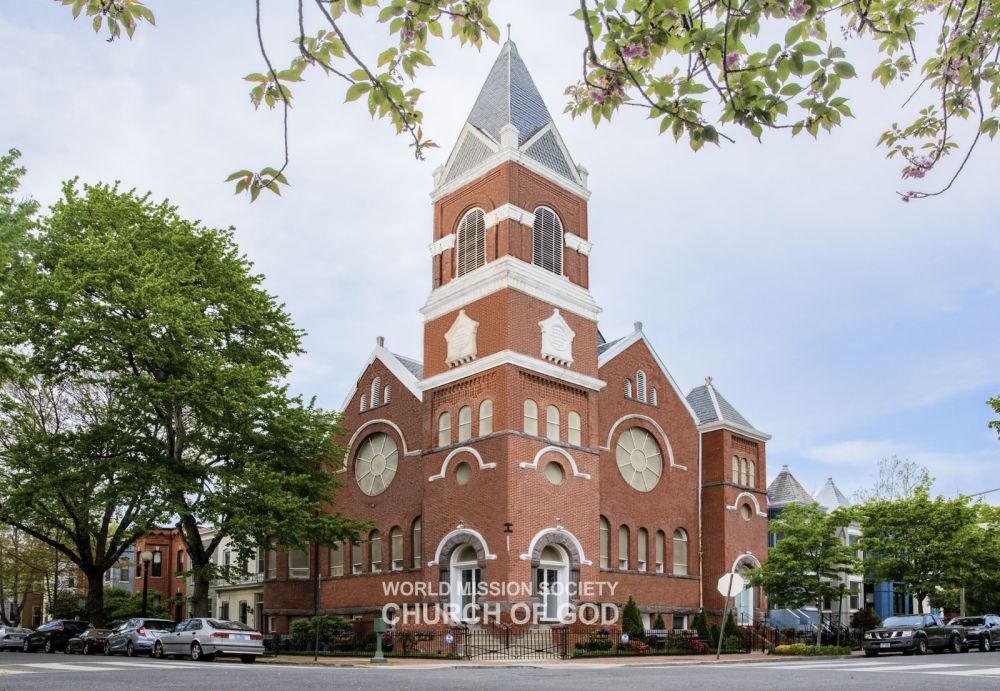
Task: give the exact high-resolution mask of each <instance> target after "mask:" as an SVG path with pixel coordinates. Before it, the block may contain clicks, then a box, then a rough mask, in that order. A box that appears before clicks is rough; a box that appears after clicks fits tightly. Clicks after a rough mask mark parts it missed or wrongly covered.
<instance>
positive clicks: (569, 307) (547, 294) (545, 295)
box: [420, 255, 683, 398]
mask: <svg viewBox="0 0 1000 691" xmlns="http://www.w3.org/2000/svg"><path fill="white" fill-rule="evenodd" d="M505 289H507V290H516V291H518V292H521V293H524V294H525V295H530V296H531V297H534V298H538V299H539V300H542V301H544V302H547V303H549V304H550V305H553V306H554V307H558V308H560V309H562V310H565V311H567V312H572V313H573V314H577V315H579V316H581V317H583V318H584V319H590V320H591V321H597V317H598V315H599V314H600V313H601V308H600V307H598V306H597V303H596V302H595V301H594V296H593V295H591V294H590V291H589V290H587V289H586V288H581V287H580V286H578V285H576V284H575V283H572V282H570V280H569V279H568V278H566V277H565V276H557V275H556V274H554V273H552V272H551V271H546V270H545V269H543V268H542V267H540V266H535V265H534V264H529V263H527V262H525V261H522V260H521V259H518V258H517V257H512V256H510V255H506V256H503V257H500V258H499V259H496V260H494V261H491V262H488V263H487V264H486V265H485V266H482V267H480V268H478V269H476V270H475V271H471V272H469V273H467V274H465V275H464V276H462V277H461V278H456V279H453V280H451V281H449V282H448V283H446V284H444V285H443V286H441V287H440V288H435V289H434V290H432V291H431V294H430V295H428V296H427V302H425V303H424V306H423V307H421V308H420V313H421V314H422V315H423V317H424V322H429V321H431V320H433V319H437V318H438V317H441V316H443V315H445V314H448V313H449V312H455V311H457V310H459V309H461V308H462V307H466V306H467V305H469V304H470V303H473V302H475V301H476V300H479V299H481V298H484V297H486V296H487V295H492V294H493V293H496V292H498V291H500V290H505ZM682 398H683V397H682Z"/></svg>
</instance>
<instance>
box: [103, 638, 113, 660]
mask: <svg viewBox="0 0 1000 691" xmlns="http://www.w3.org/2000/svg"><path fill="white" fill-rule="evenodd" d="M104 654H105V655H107V656H108V657H111V654H112V653H111V641H108V642H106V643H105V644H104Z"/></svg>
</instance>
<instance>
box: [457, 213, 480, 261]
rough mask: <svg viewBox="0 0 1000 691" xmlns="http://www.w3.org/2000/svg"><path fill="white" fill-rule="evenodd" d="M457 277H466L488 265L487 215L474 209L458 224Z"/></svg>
mask: <svg viewBox="0 0 1000 691" xmlns="http://www.w3.org/2000/svg"><path fill="white" fill-rule="evenodd" d="M456 254H457V255H458V258H457V261H456V262H455V265H456V275H457V276H464V275H465V274H467V273H469V272H470V271H475V270H476V269H478V268H479V267H481V266H483V265H484V264H485V263H486V214H484V213H483V210H482V209H472V210H471V211H469V212H468V213H466V214H465V216H463V217H462V220H461V222H460V223H459V224H458V248H457V250H456Z"/></svg>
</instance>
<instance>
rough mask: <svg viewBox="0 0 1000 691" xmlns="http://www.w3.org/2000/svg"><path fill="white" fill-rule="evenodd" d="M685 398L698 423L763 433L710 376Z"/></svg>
mask: <svg viewBox="0 0 1000 691" xmlns="http://www.w3.org/2000/svg"><path fill="white" fill-rule="evenodd" d="M687 400H688V403H689V404H690V405H691V407H692V408H694V412H695V414H696V415H697V416H698V424H701V425H705V424H709V423H724V424H729V425H732V426H734V427H737V428H742V429H745V430H747V431H749V432H755V433H757V434H761V435H763V434H764V433H763V432H761V431H760V430H758V429H757V428H756V427H754V426H753V425H752V424H750V421H749V420H747V419H746V418H745V417H743V416H742V415H740V412H739V411H738V410H736V408H735V407H733V405H732V404H731V403H730V402H729V401H727V400H726V399H725V397H724V396H723V395H722V394H721V393H719V390H718V389H717V388H715V384H713V383H712V378H711V377H705V383H704V384H703V385H701V386H696V387H695V388H693V389H691V392H690V393H689V394H688V395H687ZM807 494H808V492H807Z"/></svg>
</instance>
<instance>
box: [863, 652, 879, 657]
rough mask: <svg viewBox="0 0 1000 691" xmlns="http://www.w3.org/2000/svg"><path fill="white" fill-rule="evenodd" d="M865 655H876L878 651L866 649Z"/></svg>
mask: <svg viewBox="0 0 1000 691" xmlns="http://www.w3.org/2000/svg"><path fill="white" fill-rule="evenodd" d="M865 657H878V651H877V650H866V651H865Z"/></svg>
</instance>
